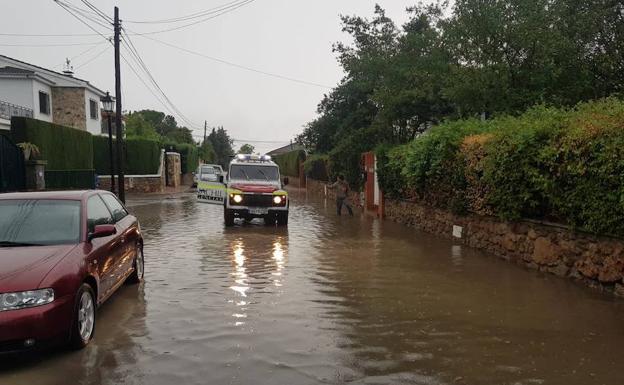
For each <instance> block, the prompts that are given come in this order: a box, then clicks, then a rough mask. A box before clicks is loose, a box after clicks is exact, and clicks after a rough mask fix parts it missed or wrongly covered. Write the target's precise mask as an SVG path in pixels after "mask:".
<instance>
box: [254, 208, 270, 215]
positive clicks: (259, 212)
mask: <svg viewBox="0 0 624 385" xmlns="http://www.w3.org/2000/svg"><path fill="white" fill-rule="evenodd" d="M268 213H269V209H262V208H254V209H249V214H251V215H266V214H268Z"/></svg>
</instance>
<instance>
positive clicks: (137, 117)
mask: <svg viewBox="0 0 624 385" xmlns="http://www.w3.org/2000/svg"><path fill="white" fill-rule="evenodd" d="M126 136H127V137H128V138H144V139H152V140H160V135H158V133H157V132H156V130H155V129H154V126H152V125H151V123H150V122H148V121H147V120H145V118H144V117H143V115H142V114H140V113H136V112H135V113H130V114H128V115H126Z"/></svg>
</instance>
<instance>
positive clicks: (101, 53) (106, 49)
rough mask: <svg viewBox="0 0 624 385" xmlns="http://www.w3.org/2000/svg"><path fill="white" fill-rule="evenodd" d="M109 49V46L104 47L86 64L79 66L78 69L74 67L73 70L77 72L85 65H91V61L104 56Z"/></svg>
mask: <svg viewBox="0 0 624 385" xmlns="http://www.w3.org/2000/svg"><path fill="white" fill-rule="evenodd" d="M110 48H111V47H110V46H108V45H107V46H106V47H104V49H103V50H102V51H100V52H99V53H98V54H97V55H95V56H94V57H92V58H91V59H89V60H87V61H86V62H84V63H82V64H80V65H79V66H78V67H76V68H75V69H76V70H78V69H80V68H82V67H84V66H86V65H87V64H89V63H91V62H92V61H94V60H95V59H97V58H99V57H100V56H102V55H104V53H105V52H106V51H108V50H109V49H110Z"/></svg>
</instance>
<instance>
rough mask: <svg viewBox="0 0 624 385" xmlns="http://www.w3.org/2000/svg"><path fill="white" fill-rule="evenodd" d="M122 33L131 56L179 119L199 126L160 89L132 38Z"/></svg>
mask: <svg viewBox="0 0 624 385" xmlns="http://www.w3.org/2000/svg"><path fill="white" fill-rule="evenodd" d="M122 32H123V33H124V43H125V45H126V47H128V48H129V50H130V52H131V54H132V55H133V56H134V57H135V59H137V62H138V64H139V66H140V67H142V68H143V70H144V71H145V73H146V74H147V76H148V77H149V79H150V80H151V82H152V84H153V85H154V86H155V87H156V89H157V90H158V91H159V92H160V94H161V95H162V96H163V97H164V98H165V100H166V101H167V102H168V103H169V104H170V105H171V107H172V108H173V110H174V111H176V112H177V114H178V115H179V117H180V118H181V119H182V120H183V121H184V122H186V123H187V124H189V125H190V126H197V124H195V123H193V122H192V121H191V120H190V119H188V118H187V117H186V116H185V115H184V114H183V113H182V112H181V111H180V110H179V109H178V108H177V107H176V105H175V104H174V103H173V102H172V101H171V99H169V97H168V96H167V94H165V92H164V91H163V90H162V88H161V87H160V85H159V84H158V82H157V81H156V79H155V78H154V76H152V74H151V72H150V70H149V68H148V67H147V65H146V64H145V62H144V61H143V59H142V58H141V55H140V54H139V51H138V50H137V48H136V46H135V45H134V43H133V42H132V40H131V39H130V37H129V36H128V35H127V33H126V31H125V30H124V29H122Z"/></svg>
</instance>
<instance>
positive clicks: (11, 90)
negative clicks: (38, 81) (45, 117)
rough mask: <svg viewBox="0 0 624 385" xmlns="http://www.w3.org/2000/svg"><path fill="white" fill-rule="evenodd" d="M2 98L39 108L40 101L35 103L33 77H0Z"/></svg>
mask: <svg viewBox="0 0 624 385" xmlns="http://www.w3.org/2000/svg"><path fill="white" fill-rule="evenodd" d="M0 100H2V101H5V102H8V103H11V104H15V105H18V106H21V107H25V108H30V109H32V110H38V109H39V103H38V102H37V104H35V99H33V80H32V79H0ZM35 107H37V108H35Z"/></svg>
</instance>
